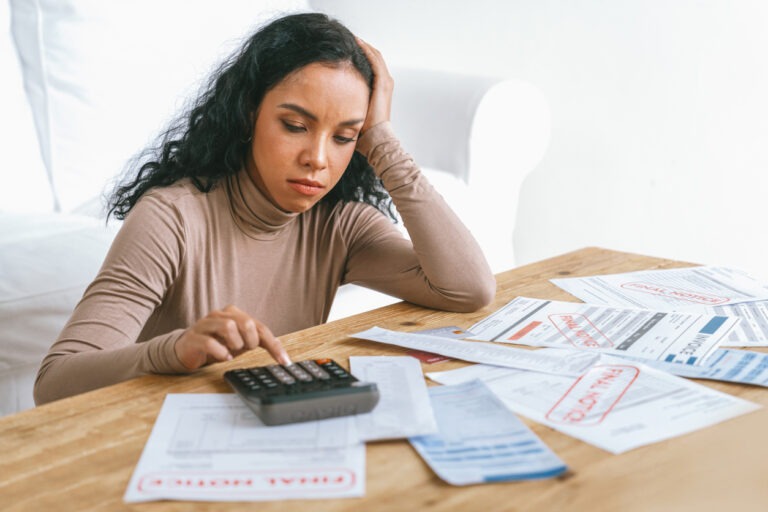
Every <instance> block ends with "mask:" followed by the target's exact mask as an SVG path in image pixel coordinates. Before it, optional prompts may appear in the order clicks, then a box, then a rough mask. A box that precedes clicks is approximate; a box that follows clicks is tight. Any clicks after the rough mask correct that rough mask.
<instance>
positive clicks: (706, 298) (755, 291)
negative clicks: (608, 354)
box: [551, 267, 768, 311]
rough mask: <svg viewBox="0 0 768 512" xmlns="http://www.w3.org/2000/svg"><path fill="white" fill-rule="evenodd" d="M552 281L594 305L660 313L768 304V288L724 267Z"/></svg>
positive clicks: (628, 273) (654, 271) (642, 272)
mask: <svg viewBox="0 0 768 512" xmlns="http://www.w3.org/2000/svg"><path fill="white" fill-rule="evenodd" d="M551 281H552V282H553V283H554V284H556V285H557V286H559V287H560V288H562V289H563V290H565V291H567V292H568V293H570V294H571V295H573V296H574V297H578V298H579V299H581V300H583V301H584V302H589V303H591V304H608V305H611V306H626V307H634V308H644V309H657V310H660V311H669V310H670V309H673V308H677V307H682V306H722V305H725V304H737V303H739V302H750V301H755V300H768V288H766V287H765V285H764V284H762V283H760V281H758V280H757V279H754V278H752V277H750V276H748V275H746V274H744V273H742V272H739V271H737V270H733V269H729V268H724V267H690V268H673V269H666V270H643V271H639V272H627V273H623V274H606V275H600V276H591V277H572V278H562V279H551Z"/></svg>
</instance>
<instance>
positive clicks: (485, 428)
mask: <svg viewBox="0 0 768 512" xmlns="http://www.w3.org/2000/svg"><path fill="white" fill-rule="evenodd" d="M429 395H430V397H431V399H432V406H433V408H434V410H435V415H436V417H437V420H438V424H439V428H440V432H439V433H438V434H434V435H429V436H419V437H413V438H411V440H410V441H411V445H413V447H414V448H415V449H416V451H417V452H419V455H421V456H422V458H423V459H424V460H425V461H426V462H427V464H429V466H430V467H431V468H432V470H433V471H434V472H435V473H436V474H437V475H438V476H439V477H440V478H442V479H443V480H445V481H446V482H448V483H449V484H452V485H468V484H476V483H484V482H503V481H508V480H532V479H539V478H551V477H554V476H557V475H560V474H562V473H564V472H565V471H566V469H567V467H566V466H565V464H563V461H561V460H560V459H559V458H558V457H557V455H555V454H554V453H553V452H552V450H550V449H549V448H548V447H547V445H545V444H544V443H543V442H542V441H541V439H539V438H538V437H537V436H536V434H534V433H533V432H532V431H531V430H530V429H529V428H528V427H527V426H526V425H525V424H524V423H523V422H522V421H520V420H519V419H518V418H517V417H516V416H515V415H514V414H513V413H512V412H511V411H510V410H509V409H507V407H506V406H504V404H503V403H502V402H501V401H500V400H499V398H498V397H496V395H494V394H493V393H492V392H491V391H490V390H489V389H488V388H487V387H486V386H485V384H483V382H482V381H479V380H473V381H471V382H467V383H464V384H458V385H456V386H439V387H433V388H430V389H429Z"/></svg>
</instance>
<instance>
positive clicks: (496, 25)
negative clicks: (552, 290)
mask: <svg viewBox="0 0 768 512" xmlns="http://www.w3.org/2000/svg"><path fill="white" fill-rule="evenodd" d="M311 3H312V5H313V7H314V8H316V9H318V10H322V11H325V12H328V13H329V14H331V15H334V16H336V17H338V18H339V19H340V20H341V21H343V22H345V23H346V24H347V25H348V26H349V27H350V28H351V29H352V30H353V31H355V32H357V33H358V34H360V35H361V36H362V37H363V38H364V39H366V40H367V41H369V42H371V43H372V44H374V45H377V46H378V47H379V49H380V50H381V51H382V52H383V53H384V56H385V57H386V58H387V59H388V61H389V62H390V63H391V65H402V66H421V67H431V68H435V69H445V70H457V71H467V72H473V73H478V74H485V75H501V76H510V77H515V78H523V79H525V80H528V81H530V82H531V83H533V84H535V85H536V86H537V87H539V89H541V90H542V91H543V92H544V94H545V95H546V96H547V98H548V99H549V101H550V106H551V109H552V113H553V119H552V131H553V134H552V141H551V146H550V148H549V150H548V153H547V156H546V157H545V159H544V161H543V162H542V163H541V165H539V167H538V168H537V169H536V170H535V171H534V172H533V173H532V174H531V175H530V176H529V177H528V179H527V180H526V182H525V184H524V187H523V191H522V198H521V200H520V204H519V213H518V215H519V216H518V228H517V230H516V234H515V250H516V254H517V258H518V263H527V262H530V261H533V260H537V259H541V258H544V257H548V256H551V255H555V254H559V253H562V252H565V251H569V250H572V249H576V248H579V247H583V246H589V245H599V246H603V247H608V248H613V249H618V250H626V251H631V252H638V253H644V254H649V255H653V256H664V257H670V258H676V259H683V260H688V261H693V262H698V263H711V264H726V265H730V266H734V267H739V268H743V269H745V270H748V271H751V272H753V273H756V274H758V275H761V276H763V277H768V261H766V257H767V256H768V228H766V227H765V225H766V222H765V221H764V218H766V217H768V215H766V213H765V212H764V210H765V206H766V205H765V201H764V198H765V197H766V195H767V194H768V30H767V29H766V27H768V2H764V1H763V0H730V1H726V0H699V1H693V0H635V1H631V0H605V1H600V0H529V1H522V0H513V1H504V0H473V1H462V0H443V1H440V2H427V1H421V2H419V1H413V0H387V1H382V2H361V1H359V0H312V1H311ZM395 78H397V77H395Z"/></svg>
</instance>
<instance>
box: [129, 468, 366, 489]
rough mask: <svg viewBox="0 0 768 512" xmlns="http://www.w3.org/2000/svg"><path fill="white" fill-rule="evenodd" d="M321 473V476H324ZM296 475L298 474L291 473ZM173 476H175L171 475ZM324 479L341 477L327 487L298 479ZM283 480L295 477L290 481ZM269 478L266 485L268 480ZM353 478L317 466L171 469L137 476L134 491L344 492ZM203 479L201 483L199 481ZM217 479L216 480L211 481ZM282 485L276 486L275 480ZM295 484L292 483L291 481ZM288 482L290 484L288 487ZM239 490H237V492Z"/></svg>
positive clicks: (350, 474)
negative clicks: (339, 482)
mask: <svg viewBox="0 0 768 512" xmlns="http://www.w3.org/2000/svg"><path fill="white" fill-rule="evenodd" d="M324 473H325V475H324ZM291 474H299V475H302V476H291ZM174 475H175V476H174ZM323 476H324V477H326V478H328V479H334V478H336V479H338V478H339V477H340V476H341V477H343V479H344V482H343V485H342V486H339V485H335V484H334V483H333V482H328V484H329V487H328V488H323V487H317V486H316V485H315V486H312V485H304V484H305V483H310V484H311V483H312V482H302V481H301V480H300V479H301V478H305V479H311V478H318V477H323ZM157 479H161V480H162V481H163V484H162V485H160V486H150V485H147V484H149V481H150V480H157ZM257 479H259V480H261V481H266V483H261V484H259V485H254V482H255V480H257ZM287 479H292V480H295V482H291V483H290V484H289V483H288V482H287ZM270 480H271V481H272V483H271V484H270V483H269V481H270ZM356 480H357V474H356V473H355V472H354V471H352V470H351V469H347V468H340V469H334V468H318V469H317V470H307V469H284V470H264V471H247V470H246V471H171V472H157V471H155V472H152V473H147V474H144V475H142V476H141V478H140V479H139V481H138V484H137V486H136V488H137V490H138V491H139V492H141V493H144V494H158V493H163V492H166V491H169V490H176V489H186V490H193V491H195V492H201V491H203V492H211V493H214V492H217V493H222V492H226V493H227V494H240V493H245V494H251V495H270V494H276V493H285V492H290V491H297V492H298V491H311V492H338V491H348V490H351V489H352V488H354V486H355V482H356ZM170 481H174V482H182V483H181V484H180V485H169V483H170ZM203 482H205V483H203ZM214 482H219V483H214ZM281 482H282V483H283V484H285V485H277V484H279V483H281ZM294 483H295V484H296V485H293V484H294ZM289 485H292V486H289ZM238 491H239V492H238Z"/></svg>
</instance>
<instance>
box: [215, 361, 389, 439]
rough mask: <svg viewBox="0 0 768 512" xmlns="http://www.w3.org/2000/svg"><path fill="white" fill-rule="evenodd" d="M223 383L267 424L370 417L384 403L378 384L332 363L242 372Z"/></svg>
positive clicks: (303, 363) (226, 377) (229, 375)
mask: <svg viewBox="0 0 768 512" xmlns="http://www.w3.org/2000/svg"><path fill="white" fill-rule="evenodd" d="M224 380H226V381H227V383H229V385H230V386H231V387H232V389H233V390H234V391H235V393H237V395H238V396H240V398H241V399H242V400H243V401H244V402H245V404H246V405H247V406H248V407H250V408H251V410H253V412H254V413H256V415H257V416H258V417H259V419H261V421H262V423H264V424H265V425H283V424H286V423H298V422H302V421H311V420H320V419H324V418H333V417H336V416H348V415H351V414H360V413H365V412H369V411H371V410H372V409H373V408H374V407H375V406H376V404H377V403H378V401H379V390H378V388H377V387H376V384H375V383H372V382H361V381H359V380H358V379H356V378H355V377H354V376H353V375H352V374H351V373H349V372H347V371H346V370H345V369H344V368H342V367H341V366H339V364H338V363H336V361H334V360H333V359H308V360H306V361H300V362H297V363H293V364H289V365H279V364H272V365H268V366H256V367H253V368H238V369H236V370H230V371H227V372H225V373H224Z"/></svg>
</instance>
